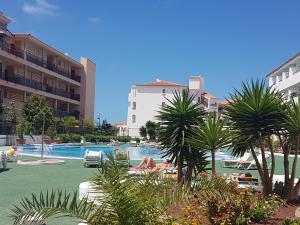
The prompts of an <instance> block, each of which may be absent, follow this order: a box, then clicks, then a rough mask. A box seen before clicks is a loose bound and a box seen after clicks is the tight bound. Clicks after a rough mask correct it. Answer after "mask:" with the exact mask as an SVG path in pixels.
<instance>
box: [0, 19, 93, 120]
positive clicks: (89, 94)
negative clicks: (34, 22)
mask: <svg viewBox="0 0 300 225" xmlns="http://www.w3.org/2000/svg"><path fill="white" fill-rule="evenodd" d="M9 23H10V20H9V19H8V18H7V17H5V16H4V15H3V14H2V13H0V101H1V103H3V104H6V103H7V102H10V101H11V100H14V101H15V102H16V105H17V107H18V108H19V109H22V108H23V106H24V104H25V102H26V100H27V99H28V97H30V96H31V95H41V96H43V97H45V99H46V101H47V103H48V104H49V106H50V107H52V109H53V112H54V114H55V116H56V117H64V116H67V115H72V116H75V117H76V118H77V119H93V118H94V98H95V79H96V65H95V64H94V63H93V62H92V61H90V60H89V59H87V58H85V57H81V58H80V62H78V61H75V60H74V59H72V58H71V57H69V56H68V55H67V54H63V53H61V52H60V51H58V50H56V49H55V48H54V47H52V46H49V45H48V44H46V43H44V42H43V41H41V40H39V39H37V38H36V37H34V36H33V35H31V34H25V33H23V34H16V33H11V32H10V31H9V30H8V29H7V26H8V24H9ZM61 35H63V34H61ZM66 41H67V40H66ZM74 47H76V46H74Z"/></svg>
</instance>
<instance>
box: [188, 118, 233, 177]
mask: <svg viewBox="0 0 300 225" xmlns="http://www.w3.org/2000/svg"><path fill="white" fill-rule="evenodd" d="M226 122H227V120H220V118H219V117H217V116H216V114H215V113H214V114H213V115H209V116H208V117H207V118H206V120H205V121H204V123H203V124H201V125H198V126H196V127H194V129H193V133H194V135H192V137H191V138H190V140H189V142H190V143H191V145H192V146H195V147H198V148H199V149H202V150H206V151H210V152H211V160H212V161H211V164H212V173H213V174H215V173H216V163H215V152H216V151H217V150H218V149H221V148H224V147H226V146H228V145H229V144H230V142H231V133H230V130H229V128H228V127H226Z"/></svg>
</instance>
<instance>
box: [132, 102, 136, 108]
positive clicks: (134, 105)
mask: <svg viewBox="0 0 300 225" xmlns="http://www.w3.org/2000/svg"><path fill="white" fill-rule="evenodd" d="M132 109H133V110H134V109H136V102H132Z"/></svg>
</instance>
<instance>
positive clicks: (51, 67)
mask: <svg viewBox="0 0 300 225" xmlns="http://www.w3.org/2000/svg"><path fill="white" fill-rule="evenodd" d="M0 49H2V50H3V51H6V52H8V53H10V54H13V55H15V56H17V57H19V58H22V59H25V57H24V56H25V54H26V60H27V61H28V62H31V63H33V64H35V65H38V66H41V67H43V68H45V69H48V70H50V71H53V72H55V73H58V74H60V75H62V76H64V77H67V78H70V79H72V80H75V81H77V82H80V81H81V77H80V76H79V75H76V74H71V73H70V72H69V71H67V70H65V69H63V68H60V67H57V66H56V65H54V64H51V63H47V62H45V61H44V60H43V59H42V58H41V57H38V56H36V55H34V54H32V53H30V52H27V51H26V52H24V51H23V50H22V49H20V48H18V47H15V46H11V45H9V44H8V43H6V42H0Z"/></svg>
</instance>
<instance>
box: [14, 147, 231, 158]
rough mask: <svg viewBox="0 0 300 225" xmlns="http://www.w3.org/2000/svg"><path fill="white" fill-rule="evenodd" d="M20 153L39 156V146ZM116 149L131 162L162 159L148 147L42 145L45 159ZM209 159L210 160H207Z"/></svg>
mask: <svg viewBox="0 0 300 225" xmlns="http://www.w3.org/2000/svg"><path fill="white" fill-rule="evenodd" d="M18 148H19V149H20V152H21V153H22V154H24V155H37V156H38V155H40V154H41V145H29V144H26V145H23V147H18ZM116 148H118V149H121V150H125V151H129V155H130V159H131V160H140V159H143V158H144V157H152V158H153V159H162V155H161V154H162V151H161V150H159V149H157V148H150V147H131V146H126V145H121V146H105V145H91V146H78V145H65V144H57V145H44V155H45V156H47V157H53V158H55V157H67V158H83V157H84V154H85V151H86V150H92V151H102V152H103V153H104V156H105V155H106V154H109V153H113V152H114V150H115V149H116ZM208 159H210V158H208ZM225 159H231V155H230V154H229V152H226V151H225V152H221V151H220V152H217V153H216V160H225Z"/></svg>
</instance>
